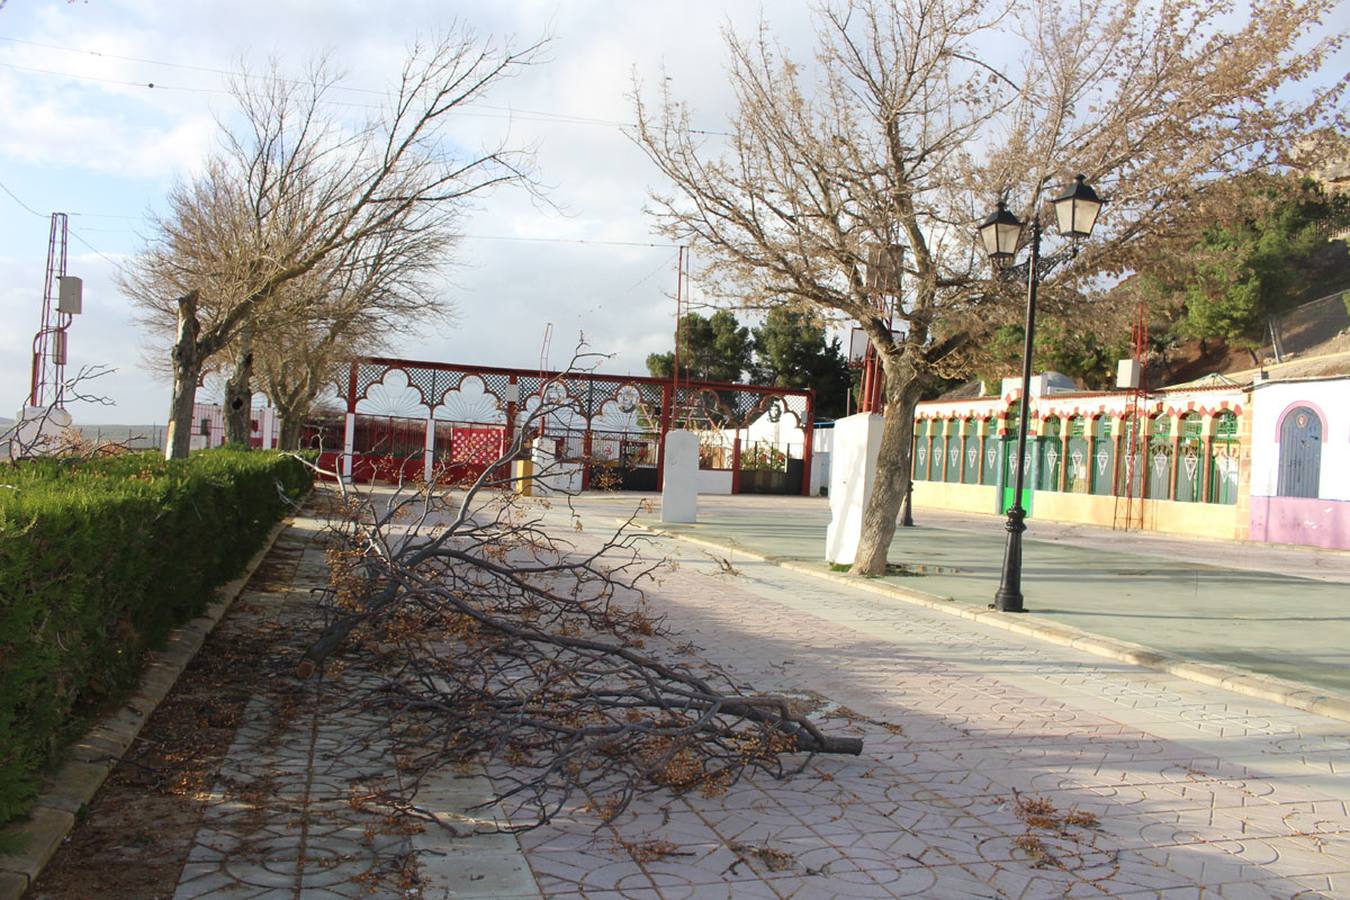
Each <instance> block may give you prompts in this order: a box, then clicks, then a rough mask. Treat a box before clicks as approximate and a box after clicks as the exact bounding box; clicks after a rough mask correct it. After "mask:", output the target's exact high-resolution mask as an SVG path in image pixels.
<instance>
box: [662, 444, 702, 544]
mask: <svg viewBox="0 0 1350 900" xmlns="http://www.w3.org/2000/svg"><path fill="white" fill-rule="evenodd" d="M661 521H662V522H697V521H698V435H696V434H694V433H693V432H692V431H686V430H684V429H683V428H677V429H674V430H673V431H667V432H666V455H665V470H664V473H663V475H662V481H661Z"/></svg>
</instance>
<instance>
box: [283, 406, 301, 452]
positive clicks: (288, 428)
mask: <svg viewBox="0 0 1350 900" xmlns="http://www.w3.org/2000/svg"><path fill="white" fill-rule="evenodd" d="M278 412H279V413H280V414H281V434H280V435H279V436H278V439H277V449H278V450H286V451H289V452H292V453H293V452H295V451H296V450H299V449H300V429H301V428H302V427H304V424H305V419H304V417H303V416H301V415H299V414H297V413H286V412H281V411H280V410H278Z"/></svg>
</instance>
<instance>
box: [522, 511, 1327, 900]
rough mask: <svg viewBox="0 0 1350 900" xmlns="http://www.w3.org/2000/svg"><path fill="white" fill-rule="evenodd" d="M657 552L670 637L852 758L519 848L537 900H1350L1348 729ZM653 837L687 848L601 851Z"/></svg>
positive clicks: (744, 570)
mask: <svg viewBox="0 0 1350 900" xmlns="http://www.w3.org/2000/svg"><path fill="white" fill-rule="evenodd" d="M583 521H584V524H585V525H586V528H587V532H593V531H595V530H596V529H598V528H599V527H601V526H602V525H603V524H605V520H604V517H603V516H601V515H599V514H593V515H591V516H586V517H585V518H584V520H583ZM653 550H654V551H656V550H659V551H664V552H666V553H668V554H670V555H671V556H672V558H673V559H674V560H675V561H676V563H677V564H678V568H677V570H676V571H675V573H673V574H672V575H670V576H668V577H667V578H665V579H664V580H663V581H662V583H661V585H660V587H659V588H658V589H657V590H656V591H655V592H654V593H653V602H654V603H655V605H656V608H657V609H658V610H660V611H662V612H664V613H665V614H666V615H667V622H668V624H669V625H670V627H671V629H672V630H673V631H674V632H675V633H676V634H678V635H679V636H680V638H681V639H688V640H692V641H693V643H694V644H695V645H696V646H697V647H698V653H699V655H700V656H703V657H705V658H708V659H712V660H716V661H719V662H723V663H726V664H728V665H729V668H730V669H731V670H732V671H733V672H734V673H735V674H736V675H737V676H738V677H742V678H743V679H744V680H745V681H746V682H747V683H750V684H754V685H756V686H757V687H758V688H760V689H761V690H769V691H775V690H778V691H785V692H788V693H795V694H798V695H806V696H810V695H819V696H823V697H825V698H828V700H829V701H830V703H831V704H833V705H832V706H828V707H826V710H827V712H828V711H830V710H833V711H834V714H835V715H836V716H840V715H842V716H843V718H834V719H831V720H829V721H828V722H827V724H830V725H832V726H833V727H834V728H838V729H841V730H844V731H853V732H854V733H858V734H861V735H862V736H863V738H864V740H865V750H864V753H863V756H862V757H861V758H860V759H846V758H819V759H818V760H817V761H816V762H815V763H814V765H813V766H812V768H811V770H810V771H809V772H807V773H805V774H803V775H802V776H799V777H798V778H796V779H793V780H791V781H788V782H785V783H777V782H773V781H770V780H765V779H758V778H757V779H754V780H752V781H750V782H748V783H743V784H741V785H738V786H737V787H736V788H735V789H734V790H732V791H731V792H730V793H729V794H728V795H727V796H726V797H723V798H711V799H710V798H703V797H685V798H681V799H677V800H673V801H670V802H668V803H666V804H664V807H665V808H664V809H663V808H661V806H662V805H661V804H658V803H649V804H648V805H647V806H646V807H644V808H640V809H635V810H633V811H632V812H630V813H629V814H627V815H626V816H625V817H624V818H623V819H622V820H620V822H618V823H616V827H615V828H614V829H612V830H610V829H602V830H601V833H600V834H599V835H596V836H593V837H588V832H586V831H584V830H583V829H582V828H581V827H580V825H581V823H580V822H578V823H577V826H576V827H569V826H568V825H567V824H566V823H562V824H561V825H559V826H558V827H555V828H551V829H546V830H541V831H539V832H535V833H532V834H527V835H525V836H524V837H523V838H522V842H523V844H524V846H525V848H526V855H527V858H528V859H529V861H530V863H531V866H532V867H533V869H534V871H535V872H536V874H537V876H538V878H539V885H540V887H541V889H543V891H544V892H545V893H546V894H549V895H557V896H569V895H570V896H575V895H576V894H577V892H600V891H606V890H614V889H619V890H622V892H623V894H622V896H631V897H657V896H661V897H720V896H734V897H743V896H751V897H753V896H764V897H770V896H776V897H792V896H795V897H826V896H841V897H871V896H877V897H889V896H925V897H967V896H982V897H1059V896H1096V897H1100V896H1169V897H1170V896H1178V897H1184V896H1199V894H1200V889H1201V888H1202V887H1203V888H1204V889H1205V896H1224V897H1290V896H1295V895H1298V894H1299V893H1300V892H1309V893H1311V892H1323V893H1326V894H1328V895H1337V894H1345V893H1350V881H1347V880H1346V879H1347V878H1350V809H1347V801H1350V778H1347V777H1346V776H1347V772H1350V724H1347V723H1343V722H1337V721H1333V720H1328V719H1323V718H1320V717H1317V716H1313V715H1309V714H1305V713H1300V712H1297V711H1294V710H1290V709H1288V708H1286V707H1281V706H1275V705H1272V704H1267V703H1263V702H1260V701H1253V700H1250V699H1248V698H1244V697H1238V696H1236V695H1233V694H1231V693H1228V692H1226V691H1223V690H1220V689H1215V688H1209V687H1205V686H1202V685H1197V684H1194V683H1191V682H1187V681H1184V680H1181V679H1178V678H1176V677H1173V676H1169V675H1165V674H1162V673H1157V672H1152V671H1149V670H1143V669H1139V668H1135V667H1130V666H1125V665H1119V664H1115V663H1111V662H1105V661H1103V660H1102V659H1101V658H1099V657H1092V656H1087V655H1084V654H1081V653H1078V652H1076V651H1073V650H1069V649H1066V648H1063V647H1059V646H1054V645H1047V644H1044V643H1042V642H1039V641H1035V640H1033V639H1029V638H1022V637H1021V636H1018V635H1015V634H1010V633H1008V632H1006V631H1002V630H995V629H992V628H988V627H985V626H982V625H979V624H977V623H971V622H968V621H966V620H963V619H958V618H955V617H951V616H944V615H942V614H940V613H933V612H929V611H926V610H922V609H918V608H915V607H913V606H910V605H907V604H902V603H895V602H887V601H885V600H879V599H878V598H877V597H876V596H874V595H868V594H863V593H861V592H858V591H856V590H854V589H852V588H849V587H846V586H836V585H834V584H831V583H825V582H821V581H819V580H817V579H813V578H811V577H809V576H804V575H801V574H798V573H793V572H791V571H788V570H784V569H782V568H780V567H776V566H772V565H769V564H766V563H757V562H753V561H747V562H744V563H740V562H738V563H735V564H734V565H735V568H736V570H737V574H734V575H732V574H725V573H724V572H723V570H722V568H721V567H720V566H719V565H718V564H716V563H715V562H714V561H713V560H712V559H710V558H709V556H708V555H707V554H705V553H704V552H702V551H701V550H699V549H698V548H696V547H693V546H691V545H688V544H684V543H682V542H677V541H670V540H665V539H658V540H657V542H656V543H655V545H654V547H653ZM1036 810H1040V812H1039V813H1038V812H1036ZM1074 813H1077V815H1076V816H1075V815H1074ZM1038 816H1040V818H1038ZM1075 821H1076V822H1079V823H1081V824H1077V825H1075V824H1073V823H1074V822H1075ZM651 840H659V841H667V842H669V845H670V846H672V847H674V848H677V850H678V853H679V855H671V856H668V857H665V858H663V859H659V860H656V861H645V860H644V859H643V857H642V856H641V854H640V853H633V854H629V857H630V858H624V855H623V854H622V853H620V854H616V853H615V852H614V848H615V846H621V842H623V841H627V842H629V843H630V844H631V843H632V842H634V841H651ZM643 888H648V889H650V891H649V892H647V893H644V892H643V890H642V889H643ZM586 896H620V895H618V894H615V895H608V894H603V893H587V894H586Z"/></svg>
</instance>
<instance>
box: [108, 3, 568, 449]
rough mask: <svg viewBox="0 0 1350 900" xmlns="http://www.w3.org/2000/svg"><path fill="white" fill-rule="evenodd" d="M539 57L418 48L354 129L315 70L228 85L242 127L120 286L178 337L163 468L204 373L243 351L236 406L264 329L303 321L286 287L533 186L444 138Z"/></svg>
mask: <svg viewBox="0 0 1350 900" xmlns="http://www.w3.org/2000/svg"><path fill="white" fill-rule="evenodd" d="M542 46H543V44H542V42H540V43H534V44H531V45H529V46H527V47H525V48H523V49H521V50H516V49H512V48H511V47H508V46H499V45H497V44H495V43H493V42H490V41H489V42H484V41H480V40H478V39H477V38H475V36H474V35H473V34H472V33H470V32H469V31H468V30H466V29H460V30H457V31H454V32H452V33H451V34H449V35H448V36H446V37H444V38H443V39H441V40H439V41H436V42H435V43H433V44H429V45H417V46H414V47H413V48H412V50H411V52H410V54H409V57H408V60H407V62H406V63H405V65H404V67H403V71H402V75H401V77H400V80H399V83H398V86H397V88H396V89H395V90H394V91H393V92H392V93H391V96H390V98H389V99H388V101H387V102H386V103H385V105H384V108H383V110H382V112H381V113H380V114H379V115H377V116H375V117H373V118H372V119H371V120H370V121H369V122H367V123H366V124H364V125H362V126H360V127H356V128H348V127H344V125H343V123H342V122H341V121H340V120H339V118H338V117H337V116H336V115H335V114H334V113H333V110H334V108H335V106H334V104H333V101H332V100H331V98H330V96H329V95H330V94H331V93H332V91H333V89H334V87H335V86H336V80H335V77H334V76H333V75H332V73H331V72H330V71H329V69H328V67H327V65H326V64H324V63H323V62H320V63H318V64H316V65H315V67H314V68H313V70H312V71H311V72H310V74H309V75H308V76H307V77H306V78H304V79H289V78H285V77H283V76H282V75H281V74H280V73H278V72H276V71H273V72H272V73H270V74H269V75H268V76H266V77H264V78H262V79H260V80H258V79H248V78H246V79H243V80H242V81H241V82H240V83H239V84H238V85H236V89H235V96H236V98H237V100H238V102H239V107H240V109H239V111H240V113H241V118H242V120H243V123H244V124H243V126H242V127H241V128H239V129H238V130H237V131H236V130H234V129H232V128H230V127H227V126H226V125H224V124H222V135H221V144H222V146H221V148H220V149H219V151H218V152H217V153H216V154H214V156H213V157H212V158H211V159H210V160H209V161H208V163H207V165H206V166H205V167H204V169H203V172H202V173H201V174H200V175H198V176H197V177H195V178H193V179H192V180H191V181H189V182H187V183H184V184H180V185H179V186H178V187H176V188H175V189H174V190H173V191H172V192H171V193H170V196H169V212H168V213H167V214H166V215H165V216H163V217H161V218H160V219H158V220H156V222H155V224H154V235H153V237H152V239H151V241H150V245H149V247H148V248H147V251H146V253H145V254H143V255H142V256H141V257H140V258H139V259H138V261H137V263H136V264H135V267H134V268H133V270H132V272H131V273H130V274H129V275H128V276H127V277H126V278H125V280H124V289H125V290H127V292H128V293H129V294H131V296H132V297H133V298H134V299H135V300H136V301H137V302H138V303H139V304H140V305H141V306H142V308H143V309H144V310H145V313H146V317H147V319H148V320H149V321H150V322H151V323H152V324H157V325H158V326H159V328H160V329H161V330H165V331H168V330H171V331H172V333H173V334H174V340H173V350H172V362H173V380H174V387H173V399H172V403H171V407H170V416H169V423H170V424H169V447H168V450H167V452H168V454H169V455H170V456H183V455H185V454H186V453H187V448H188V430H189V428H190V420H191V412H192V404H193V400H194V395H195V391H196V387H197V384H198V382H199V380H200V374H201V372H202V369H203V366H204V365H205V364H206V363H207V361H209V360H211V359H212V358H213V357H215V356H217V355H218V354H220V353H222V352H224V351H225V350H226V348H228V347H230V346H231V345H232V344H234V345H235V346H236V351H237V353H238V355H239V359H240V360H241V361H242V362H243V363H244V365H243V366H242V367H240V369H241V371H240V372H238V373H236V376H235V378H234V383H233V386H232V388H231V390H232V392H233V394H234V398H235V399H238V398H239V397H240V396H241V394H242V393H243V392H245V391H246V390H247V387H248V385H249V383H250V382H251V372H246V371H245V370H247V369H248V367H249V366H250V365H251V362H252V356H251V351H252V345H256V344H257V342H258V341H259V340H260V339H261V336H260V333H259V328H260V327H261V326H262V325H264V324H265V323H266V322H267V321H269V320H270V321H272V322H276V321H280V320H282V319H284V318H286V317H287V316H290V315H298V316H300V317H301V319H303V317H304V315H305V314H306V308H305V307H304V305H303V301H304V299H305V296H304V292H297V291H291V292H287V291H283V290H282V288H284V287H285V286H286V285H288V284H290V283H291V282H293V281H295V280H297V279H300V278H302V277H304V276H305V275H307V274H309V273H310V272H313V271H314V270H315V269H317V268H322V267H325V266H327V267H329V268H330V269H331V270H337V269H339V268H340V267H341V266H342V265H343V264H347V265H359V261H360V259H361V257H362V254H363V253H364V252H366V250H362V249H358V248H362V247H364V248H367V250H368V248H369V246H370V245H371V242H374V243H376V244H379V243H380V242H382V241H383V242H388V243H396V242H398V241H399V240H408V241H413V242H421V241H424V240H426V239H427V236H428V235H436V234H439V235H445V234H448V233H452V232H453V231H454V226H455V224H456V220H457V217H458V216H459V214H460V213H461V212H462V211H463V208H464V205H465V203H466V202H467V200H468V199H469V198H470V197H472V196H474V195H476V194H479V193H481V192H483V191H486V190H488V189H489V188H491V187H493V186H495V185H499V184H504V183H513V182H514V183H525V184H527V185H529V184H530V179H529V173H528V171H527V168H526V167H527V165H528V162H529V156H528V154H526V153H523V152H520V151H513V150H509V149H507V148H506V147H504V146H502V145H498V146H495V147H489V148H486V149H484V150H482V151H480V152H478V153H469V154H462V153H460V152H458V151H457V150H451V149H450V147H449V146H447V145H446V142H443V140H442V138H443V132H444V129H445V126H446V121H447V118H448V116H449V114H450V113H452V112H453V111H454V110H456V109H457V108H459V107H461V106H463V105H464V104H466V103H470V102H472V101H474V100H475V99H478V98H479V97H480V96H481V95H482V94H483V93H484V92H485V91H487V90H489V89H490V88H491V87H492V86H493V85H495V84H497V83H498V82H500V81H502V80H503V79H506V78H509V77H511V76H512V75H513V74H514V73H516V72H517V71H519V70H520V69H521V68H522V67H524V66H528V65H531V64H533V63H534V62H536V61H537V60H538V58H539V55H540V52H541V49H542ZM242 414H243V416H244V417H245V418H244V422H245V423H246V422H247V418H246V417H247V408H244V409H243V412H242ZM246 433H247V432H246V431H245V434H246Z"/></svg>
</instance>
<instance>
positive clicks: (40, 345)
mask: <svg viewBox="0 0 1350 900" xmlns="http://www.w3.org/2000/svg"><path fill="white" fill-rule="evenodd" d="M67 225H68V222H67V218H66V214H65V213H60V212H57V213H52V225H51V234H50V236H49V238H48V240H47V272H46V277H45V279H44V280H43V283H42V324H41V326H40V327H39V328H38V333H37V334H36V335H35V336H34V337H33V380H32V387H31V389H30V390H29V392H28V405H29V406H32V407H38V408H42V407H45V406H47V405H48V404H50V405H52V406H54V407H55V408H56V409H64V408H65V400H66V398H65V383H66V333H67V329H68V328H69V327H70V323H71V322H72V321H73V320H74V318H75V314H76V313H78V312H80V306H81V288H82V285H81V283H80V279H78V278H73V277H70V276H68V275H66V244H67V240H68V235H67Z"/></svg>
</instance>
